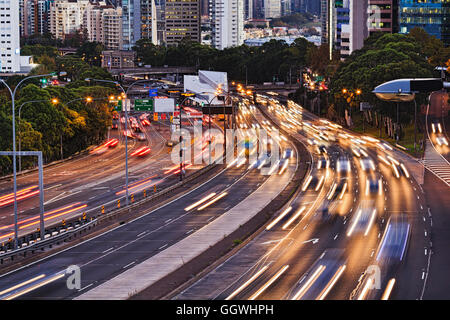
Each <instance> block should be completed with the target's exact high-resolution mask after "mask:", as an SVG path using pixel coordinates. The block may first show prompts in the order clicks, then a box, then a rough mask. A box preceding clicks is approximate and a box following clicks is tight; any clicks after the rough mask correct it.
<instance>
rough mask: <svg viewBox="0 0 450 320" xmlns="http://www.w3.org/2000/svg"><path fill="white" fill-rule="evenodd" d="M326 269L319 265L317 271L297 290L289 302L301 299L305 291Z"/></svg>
mask: <svg viewBox="0 0 450 320" xmlns="http://www.w3.org/2000/svg"><path fill="white" fill-rule="evenodd" d="M325 269H326V267H325V266H324V265H320V266H319V267H318V268H317V270H316V271H315V272H314V273H313V274H312V276H311V277H310V278H309V279H308V281H306V283H305V284H304V285H303V286H302V287H301V288H300V290H298V292H297V293H296V294H295V295H294V297H292V299H291V300H299V299H301V298H302V297H303V295H304V294H305V293H306V291H308V290H309V288H311V286H312V285H313V283H314V282H315V281H316V280H317V278H319V277H320V275H321V274H322V272H323V271H324V270H325Z"/></svg>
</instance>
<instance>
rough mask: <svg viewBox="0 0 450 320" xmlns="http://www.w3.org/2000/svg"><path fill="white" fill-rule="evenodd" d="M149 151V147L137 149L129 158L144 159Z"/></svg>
mask: <svg viewBox="0 0 450 320" xmlns="http://www.w3.org/2000/svg"><path fill="white" fill-rule="evenodd" d="M150 151H151V149H150V147H147V146H144V147H140V148H138V149H137V150H136V151H134V152H132V153H131V154H130V156H131V157H134V156H137V157H144V156H146V155H148V154H149V153H150Z"/></svg>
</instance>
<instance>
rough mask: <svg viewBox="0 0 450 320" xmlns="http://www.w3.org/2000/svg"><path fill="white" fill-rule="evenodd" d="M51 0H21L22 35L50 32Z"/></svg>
mask: <svg viewBox="0 0 450 320" xmlns="http://www.w3.org/2000/svg"><path fill="white" fill-rule="evenodd" d="M49 8H50V0H20V1H19V10H20V11H19V12H20V35H21V36H22V37H28V36H30V35H33V34H36V33H39V34H44V33H46V32H48V13H49Z"/></svg>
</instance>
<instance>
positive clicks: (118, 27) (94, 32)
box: [83, 2, 123, 50]
mask: <svg viewBox="0 0 450 320" xmlns="http://www.w3.org/2000/svg"><path fill="white" fill-rule="evenodd" d="M83 28H84V29H86V30H87V33H88V40H89V41H95V42H100V43H103V44H104V45H105V47H106V48H107V49H108V50H120V49H122V46H123V43H122V8H121V7H117V8H114V6H112V5H106V2H99V3H98V4H97V5H91V6H88V7H87V8H86V10H85V13H84V19H83Z"/></svg>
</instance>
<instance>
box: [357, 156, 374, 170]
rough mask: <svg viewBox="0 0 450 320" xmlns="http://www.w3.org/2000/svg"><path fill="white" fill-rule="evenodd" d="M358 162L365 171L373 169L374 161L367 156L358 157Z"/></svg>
mask: <svg viewBox="0 0 450 320" xmlns="http://www.w3.org/2000/svg"><path fill="white" fill-rule="evenodd" d="M359 163H360V164H361V169H362V170H363V171H366V172H367V171H371V170H375V163H374V162H373V160H372V159H371V158H369V157H367V158H363V159H360V160H359Z"/></svg>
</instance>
